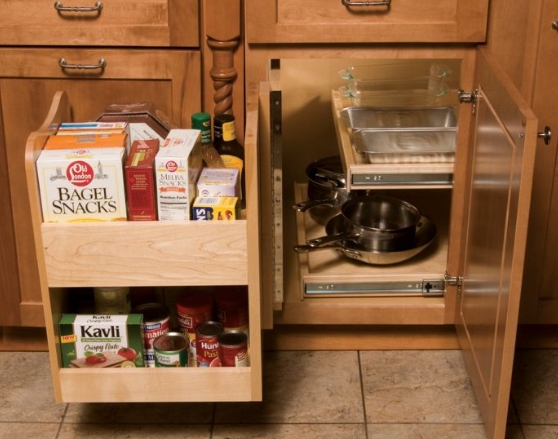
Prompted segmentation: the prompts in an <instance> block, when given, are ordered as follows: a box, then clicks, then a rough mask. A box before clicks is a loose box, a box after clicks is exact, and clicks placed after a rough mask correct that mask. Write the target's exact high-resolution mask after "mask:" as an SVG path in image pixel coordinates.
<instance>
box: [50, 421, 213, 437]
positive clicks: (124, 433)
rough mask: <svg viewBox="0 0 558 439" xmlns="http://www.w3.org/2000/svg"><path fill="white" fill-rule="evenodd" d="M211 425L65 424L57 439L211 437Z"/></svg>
mask: <svg viewBox="0 0 558 439" xmlns="http://www.w3.org/2000/svg"><path fill="white" fill-rule="evenodd" d="M210 437H211V426H209V425H152V424H149V425H137V424H128V425H123V424H119V425H114V424H113V425H104V424H65V425H63V426H62V428H61V429H60V434H59V436H58V438H57V439H107V438H110V439H130V438H149V439H184V438H188V439H209V438H210Z"/></svg>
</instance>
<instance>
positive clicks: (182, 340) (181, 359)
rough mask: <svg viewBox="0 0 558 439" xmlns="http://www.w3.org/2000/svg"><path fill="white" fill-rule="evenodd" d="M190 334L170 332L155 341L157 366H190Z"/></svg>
mask: <svg viewBox="0 0 558 439" xmlns="http://www.w3.org/2000/svg"><path fill="white" fill-rule="evenodd" d="M189 344H190V342H189V341H188V336H187V335H184V334H182V333H181V332H168V333H166V334H163V335H160V336H159V337H157V338H156V339H155V340H154V341H153V351H154V352H155V367H188V345H189Z"/></svg>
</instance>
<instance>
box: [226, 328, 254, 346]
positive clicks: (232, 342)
mask: <svg viewBox="0 0 558 439" xmlns="http://www.w3.org/2000/svg"><path fill="white" fill-rule="evenodd" d="M247 341H248V336H247V335H246V333H244V332H241V331H231V332H223V333H222V334H221V335H220V336H219V344H220V345H221V346H229V347H230V346H239V345H242V344H245V343H246V342H247Z"/></svg>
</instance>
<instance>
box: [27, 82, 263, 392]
mask: <svg viewBox="0 0 558 439" xmlns="http://www.w3.org/2000/svg"><path fill="white" fill-rule="evenodd" d="M248 111H249V112H250V111H253V109H252V108H248ZM72 113H73V111H72V107H71V106H70V102H69V99H68V95H67V94H66V93H65V92H57V93H55V96H54V100H53V103H52V107H51V109H50V111H49V112H48V115H47V118H46V120H45V121H44V123H43V124H42V126H41V128H40V129H39V130H38V131H36V132H34V133H32V134H31V135H30V136H29V139H28V141H27V146H26V150H25V166H24V169H22V171H24V172H25V177H26V179H27V187H28V188H29V203H30V219H31V222H32V230H33V235H34V237H35V250H36V257H37V261H38V271H39V279H40V291H41V295H42V300H43V306H44V310H45V320H46V321H45V324H46V329H47V338H48V343H49V353H50V362H51V370H52V376H53V383H54V393H55V398H56V400H57V401H64V402H80V401H81V402H118V401H120V402H134V401H136V402H147V401H160V402H172V401H252V400H261V398H262V390H261V387H262V372H261V371H262V365H261V328H260V300H259V294H260V290H259V264H258V263H257V262H255V261H258V260H259V250H258V249H259V225H258V202H257V199H258V181H257V177H256V176H257V172H256V164H257V156H256V152H257V151H256V150H254V149H253V148H250V147H248V148H247V149H246V160H245V170H246V187H247V205H248V207H247V209H246V212H245V214H246V219H238V220H236V221H230V222H229V221H225V222H222V221H220V222H208V221H191V222H180V221H170V222H167V221H140V222H118V223H65V224H64V223H43V222H42V215H41V206H40V198H39V192H38V190H39V189H38V181H37V172H36V168H35V160H36V158H37V157H38V155H39V153H40V151H41V150H42V148H43V146H44V144H45V142H46V140H47V139H48V136H49V135H51V134H53V133H54V132H56V129H57V126H58V124H59V123H60V122H64V121H68V120H70V119H71V117H72ZM254 135H256V132H251V133H248V145H253V144H254V140H251V139H250V137H251V136H254ZM249 260H250V261H252V262H251V263H248V261H249ZM107 279H110V283H111V285H115V286H180V285H187V286H192V287H196V286H212V285H246V286H247V287H248V298H249V334H250V337H249V338H250V348H249V356H250V366H249V367H242V368H241V367H238V368H234V367H227V368H225V367H223V368H201V367H200V368H178V369H177V368H137V369H126V368H112V369H104V370H101V369H95V370H93V369H79V368H78V369H74V368H62V363H61V362H62V357H61V352H60V335H59V329H58V322H59V320H60V316H61V314H62V313H63V312H68V311H67V308H65V306H66V305H65V304H66V303H67V301H68V299H69V298H68V295H69V294H71V291H70V290H69V288H71V287H80V286H82V287H83V286H93V287H94V286H102V285H106V283H107ZM74 292H75V290H74Z"/></svg>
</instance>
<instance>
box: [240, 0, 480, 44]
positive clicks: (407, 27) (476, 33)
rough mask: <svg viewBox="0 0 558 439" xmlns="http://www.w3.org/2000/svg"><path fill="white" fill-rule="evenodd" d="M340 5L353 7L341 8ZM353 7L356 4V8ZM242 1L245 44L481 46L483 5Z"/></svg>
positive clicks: (434, 0)
mask: <svg viewBox="0 0 558 439" xmlns="http://www.w3.org/2000/svg"><path fill="white" fill-rule="evenodd" d="M344 3H353V4H352V5H346V4H344ZM359 3H360V4H361V5H359ZM363 3H368V4H369V3H373V2H359V1H358V0H354V1H351V2H348V1H343V2H342V1H340V0H325V1H324V0H307V1H304V2H300V1H297V0H276V1H274V2H272V1H268V0H247V1H246V4H247V5H246V35H247V40H248V42H249V43H345V42H347V43H383V42H481V41H484V40H485V37H486V25H487V17H488V1H487V0H445V1H439V0H424V1H421V2H417V1H415V0H391V1H390V0H387V3H390V4H389V5H374V6H372V5H362V4H363Z"/></svg>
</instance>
